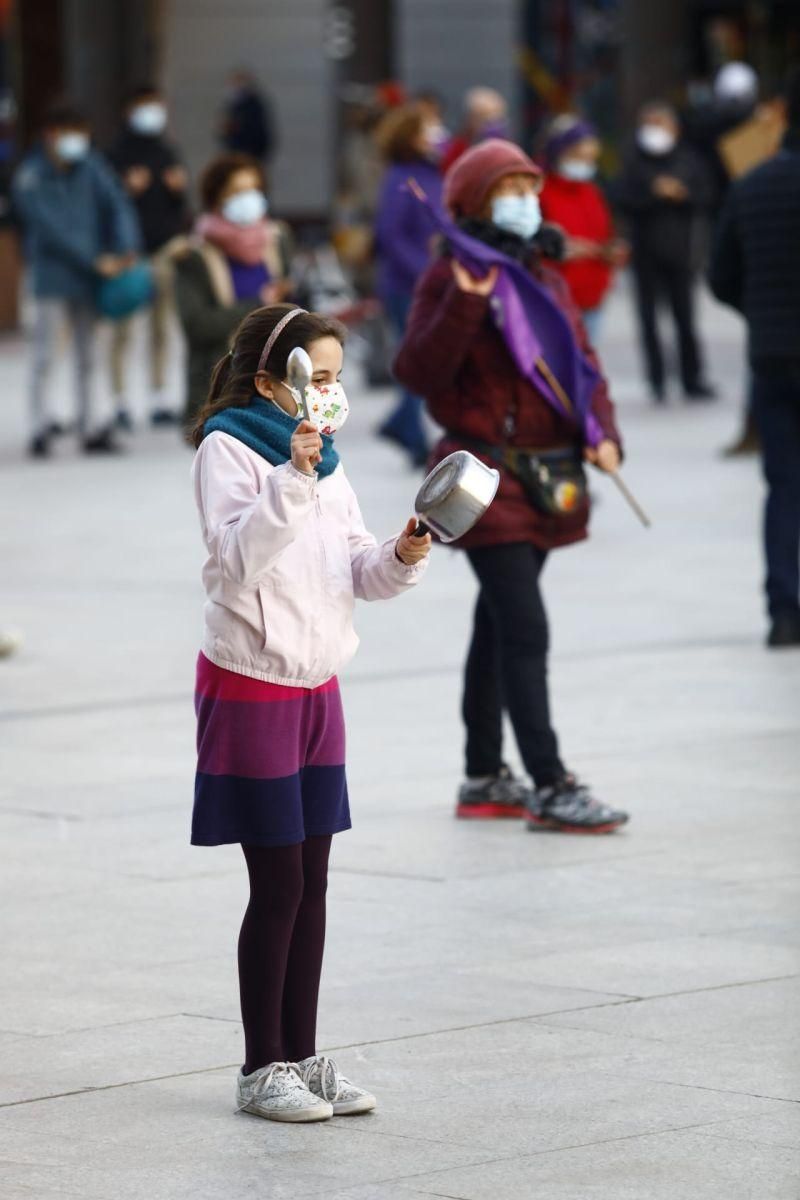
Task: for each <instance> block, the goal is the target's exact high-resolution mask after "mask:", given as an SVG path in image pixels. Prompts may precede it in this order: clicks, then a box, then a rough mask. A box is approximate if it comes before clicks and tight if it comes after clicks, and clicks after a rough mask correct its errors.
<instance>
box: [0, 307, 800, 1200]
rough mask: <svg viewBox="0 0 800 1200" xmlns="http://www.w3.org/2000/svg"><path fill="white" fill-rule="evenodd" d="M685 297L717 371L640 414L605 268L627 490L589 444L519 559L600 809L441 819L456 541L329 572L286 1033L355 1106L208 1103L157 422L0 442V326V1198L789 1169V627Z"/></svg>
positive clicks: (214, 875) (378, 459) (333, 1191)
mask: <svg viewBox="0 0 800 1200" xmlns="http://www.w3.org/2000/svg"><path fill="white" fill-rule="evenodd" d="M701 313H702V319H703V322H704V324H705V326H706V328H707V330H708V334H709V341H710V353H711V363H712V369H713V374H714V375H715V377H716V378H717V379H718V380H719V381H720V383H721V386H722V391H723V395H724V399H723V401H722V402H721V403H720V404H718V405H707V406H706V405H703V406H693V407H688V406H683V405H679V404H678V403H676V402H675V401H673V402H672V403H671V404H670V405H668V406H667V407H666V408H665V409H664V410H658V411H655V410H653V409H652V408H651V407H650V406H649V405H648V404H647V403H646V402H645V400H644V398H643V390H642V387H641V384H640V383H639V381H638V377H637V371H638V360H637V359H636V356H635V346H634V345H633V341H632V335H631V323H630V313H629V309H628V307H627V296H626V294H625V292H624V289H621V290H620V292H619V293H618V294H617V295H616V296H615V298H614V299H613V301H612V311H611V313H610V314H609V322H608V325H607V330H606V336H605V340H604V350H605V357H606V361H607V363H608V366H609V369H610V372H611V375H612V377H613V382H614V391H615V393H616V395H617V397H618V400H619V404H620V411H621V419H622V422H623V425H624V429H625V434H626V446H627V458H626V463H625V474H626V478H627V479H628V482H629V483H630V484H631V486H633V487H634V489H635V490H636V491H637V493H639V495H640V496H641V499H642V501H643V502H644V503H645V505H646V507H648V508H649V509H651V510H652V516H653V518H654V525H653V529H652V530H651V531H650V532H649V533H647V534H646V533H645V532H644V531H643V530H642V529H641V528H640V527H639V526H638V525H637V524H636V523H635V522H634V521H633V519H632V518H631V515H630V514H629V512H628V511H627V510H626V508H625V507H624V506H623V505H622V503H621V502H620V500H619V497H618V496H617V495H616V493H615V492H614V490H613V489H612V488H611V487H610V485H609V484H608V483H607V481H604V480H602V479H599V478H597V479H594V480H593V490H594V491H595V492H596V494H597V497H598V500H599V503H598V506H597V511H596V516H595V520H594V526H593V536H592V538H591V540H590V541H589V542H587V543H585V544H583V545H581V546H578V547H574V548H572V549H570V551H569V552H568V553H559V554H554V555H553V556H552V557H551V560H550V561H549V562H548V564H547V568H546V572H545V577H544V580H545V592H546V597H547V602H548V606H549V608H550V611H551V614H552V617H553V654H552V666H551V682H552V688H553V706H554V712H555V714H556V719H557V724H558V728H559V733H560V737H561V742H562V746H563V748H564V753H565V755H566V757H567V760H568V762H569V763H570V765H573V766H574V767H575V768H576V769H577V770H578V771H579V772H580V773H581V774H582V775H584V776H585V777H586V778H588V779H590V780H591V781H592V783H593V784H594V785H595V786H596V787H597V788H598V790H599V791H601V793H602V794H603V795H607V796H608V797H609V798H610V799H611V800H612V801H613V802H616V803H619V804H621V805H623V806H624V807H627V808H629V809H630V810H631V812H632V814H633V819H632V821H631V824H630V826H629V827H628V828H627V829H626V830H625V831H624V832H623V833H621V834H620V835H619V836H616V837H613V838H605V839H599V840H598V839H585V838H582V839H577V838H567V837H563V836H549V835H548V836H541V835H532V834H528V833H526V832H525V831H524V829H523V828H522V827H521V825H520V823H517V822H508V823H504V824H496V825H490V826H487V825H484V824H481V823H467V822H461V823H459V822H456V821H454V820H453V816H452V805H453V799H454V795H455V790H456V787H457V785H458V782H459V779H460V772H461V754H462V742H463V734H462V730H461V725H460V718H459V712H458V700H459V689H460V674H461V662H462V658H463V654H464V648H465V645H466V640H467V637H468V632H469V626H470V619H471V611H472V607H473V604H474V582H473V580H472V578H471V574H470V571H469V568H468V566H467V564H466V562H465V561H464V559H463V558H462V557H461V556H460V555H458V554H457V553H453V552H448V551H445V550H440V551H439V552H437V553H436V555H435V556H434V561H433V564H432V569H431V571H430V573H429V576H428V578H427V579H426V581H425V585H424V587H423V588H421V589H419V591H418V593H416V594H415V595H414V596H410V597H406V598H405V599H404V600H403V601H398V602H396V603H393V604H391V605H364V606H360V610H359V614H358V623H359V629H360V632H361V635H362V647H361V651H360V653H359V655H358V657H357V658H356V660H355V661H354V663H353V664H352V666H351V667H350V668H349V669H348V670H347V671H346V672H345V673H344V677H343V689H344V698H345V706H346V709H347V714H348V723H349V759H350V761H349V777H350V784H351V792H352V805H353V812H354V819H355V827H354V829H353V830H352V831H351V832H350V833H348V834H346V835H343V836H342V837H340V838H337V839H336V845H335V847H334V854H333V859H332V872H331V883H330V893H329V895H330V919H329V936H328V957H327V962H326V967H325V973H324V977H323V985H322V997H321V1001H322V1002H321V1012H320V1039H321V1042H320V1044H321V1045H324V1046H325V1047H326V1048H334V1049H336V1051H337V1055H338V1056H339V1058H340V1059H341V1062H342V1065H343V1067H344V1068H345V1069H346V1070H347V1072H348V1073H349V1074H350V1075H352V1076H353V1077H354V1078H357V1079H363V1080H364V1082H365V1083H366V1084H367V1085H369V1086H372V1087H374V1089H375V1090H376V1092H377V1093H378V1096H379V1100H380V1107H379V1110H378V1112H377V1113H376V1114H374V1115H373V1116H372V1117H370V1118H368V1119H365V1120H364V1121H357V1122H344V1121H340V1122H334V1123H332V1124H331V1125H330V1126H328V1125H326V1126H323V1127H319V1128H308V1129H298V1128H291V1129H284V1128H281V1127H278V1126H274V1125H268V1124H267V1123H265V1122H260V1121H258V1120H256V1119H252V1118H247V1117H237V1116H236V1115H235V1114H234V1113H233V1112H232V1100H231V1097H232V1090H233V1077H234V1074H235V1066H233V1065H232V1064H235V1063H237V1062H238V1061H239V1060H240V1057H241V1030H240V1027H239V1021H238V998H237V994H236V962H235V940H236V933H237V930H238V925H239V921H240V919H241V914H242V911H243V908H244V904H245V902H246V881H245V875H244V872H243V870H242V861H241V853H240V851H239V849H238V848H237V847H220V848H216V849H213V850H207V849H203V850H198V849H194V848H192V847H190V846H189V845H188V831H189V818H190V810H191V790H192V772H193V766H194V764H193V749H194V747H193V742H194V728H193V713H192V695H191V693H192V681H193V672H194V663H195V659H196V654H197V645H198V640H199V631H200V623H201V606H202V595H201V588H200V584H199V569H200V565H201V563H202V548H201V545H200V540H199V535H198V531H197V528H196V518H195V514H194V512H193V509H192V500H191V494H190V489H189V486H188V471H189V464H190V461H191V455H190V454H189V452H188V451H187V449H186V448H185V447H183V446H181V445H180V444H179V443H178V441H177V439H176V437H175V435H174V433H173V432H169V431H166V432H161V433H155V432H140V433H139V434H138V435H137V436H136V437H135V438H134V439H132V441H131V445H130V452H129V454H127V455H126V456H124V457H123V458H120V459H117V460H115V461H113V462H111V461H108V462H103V461H95V460H84V459H82V458H80V457H78V456H77V455H76V454H75V452H74V448H73V447H72V446H71V445H70V444H69V442H68V441H67V442H65V443H63V444H62V445H61V446H59V449H58V452H57V455H56V458H55V459H54V460H53V461H52V462H49V463H46V464H39V463H36V464H34V463H29V462H28V461H26V460H24V459H23V458H22V457H21V456H20V450H21V448H22V446H23V444H24V365H25V364H24V356H23V353H22V347H21V345H20V344H19V343H13V342H11V343H7V344H5V345H4V347H3V356H2V359H0V382H2V383H3V385H4V394H5V395H6V396H7V397H8V402H7V403H6V404H5V405H4V407H3V411H2V414H0V505H3V511H9V512H13V513H17V512H22V513H24V519H23V520H17V519H15V520H12V521H9V522H6V525H5V528H4V533H3V536H2V550H3V556H4V563H5V565H6V566H7V570H6V571H4V573H3V578H2V580H0V624H3V625H5V624H10V625H18V626H20V627H21V628H22V629H23V632H24V634H25V644H24V646H23V648H22V650H21V652H20V653H19V654H18V655H16V656H15V657H14V658H12V659H9V660H6V661H4V662H3V663H2V664H0V674H1V675H2V688H0V755H1V756H2V764H3V771H2V773H1V776H0V945H2V949H3V952H4V964H6V967H7V969H6V970H5V972H4V980H3V988H2V995H1V996H0V1058H2V1064H1V1065H0V1089H2V1094H3V1096H4V1097H5V1100H4V1101H0V1103H5V1104H6V1105H7V1106H6V1107H0V1194H1V1195H2V1197H3V1200H7V1198H8V1200H22V1198H23V1197H25V1198H26V1200H30V1198H31V1197H33V1196H36V1197H45V1198H47V1200H49V1198H50V1197H53V1198H55V1197H59V1198H61V1197H67V1198H69V1197H73V1196H74V1197H82V1198H85V1200H108V1197H109V1196H110V1195H113V1196H115V1197H120V1198H121V1200H125V1198H127V1197H129V1196H130V1197H135V1198H136V1200H139V1198H140V1197H142V1196H151V1195H152V1196H154V1197H156V1198H157V1200H162V1197H163V1200H183V1198H184V1197H186V1198H187V1200H188V1197H191V1200H216V1198H217V1197H223V1196H224V1197H225V1198H226V1200H227V1198H228V1197H229V1196H230V1195H231V1194H233V1193H236V1192H241V1191H244V1192H252V1193H254V1194H260V1193H261V1192H264V1193H265V1194H269V1195H270V1197H274V1198H275V1200H281V1197H284V1196H289V1195H291V1196H293V1197H295V1196H299V1197H302V1196H306V1195H307V1196H312V1195H313V1196H319V1195H325V1196H326V1197H330V1198H331V1200H337V1198H340V1197H341V1198H342V1200H344V1198H347V1200H389V1198H391V1200H407V1198H411V1200H413V1198H415V1197H416V1198H417V1200H419V1197H430V1196H451V1197H461V1198H462V1200H472V1198H473V1197H481V1198H483V1197H487V1198H488V1197H491V1200H496V1197H498V1196H499V1197H502V1200H515V1197H516V1196H524V1197H525V1200H529V1197H530V1196H531V1195H540V1196H544V1197H546V1198H547V1200H562V1198H563V1197H569V1198H571V1197H573V1196H574V1197H575V1198H576V1200H578V1198H580V1200H587V1198H588V1200H626V1197H627V1196H630V1197H632V1198H634V1197H635V1200H642V1198H643V1197H647V1200H661V1197H662V1196H663V1197H665V1198H666V1197H667V1196H669V1198H670V1200H682V1197H684V1196H686V1197H688V1196H690V1195H691V1196H692V1200H695V1197H698V1196H700V1197H702V1200H716V1198H717V1197H718V1196H720V1197H721V1196H723V1195H724V1196H725V1197H726V1200H727V1197H728V1196H736V1197H738V1196H740V1195H741V1196H744V1195H750V1194H752V1195H758V1196H759V1200H762V1198H766V1200H771V1198H772V1197H780V1198H781V1200H783V1197H784V1196H785V1197H787V1198H788V1197H789V1196H791V1197H792V1200H794V1197H795V1196H796V1194H797V1189H796V1188H795V1189H794V1190H791V1186H790V1184H791V1179H792V1175H791V1173H792V1171H794V1170H796V1165H797V1164H796V1157H795V1151H796V1149H797V1127H796V1123H795V1122H796V1111H797V1107H798V1106H797V1101H798V1100H799V1099H800V1083H799V1081H800V1065H799V1064H798V1062H797V1059H796V1053H797V1039H796V1035H795V1022H794V1020H793V1013H796V1011H797V1004H798V994H797V986H798V981H797V977H798V975H800V932H798V923H797V920H796V914H797V911H798V904H799V903H800V870H799V869H798V862H799V861H800V856H799V852H800V846H799V845H798V841H799V840H800V827H798V825H797V822H796V819H795V818H796V802H797V799H798V795H800V739H799V738H798V737H797V730H798V726H800V688H798V678H800V654H794V653H787V654H780V655H775V654H769V653H767V652H766V651H765V649H764V647H763V645H762V639H763V633H764V617H763V612H762V600H761V596H760V594H759V581H760V577H761V574H762V564H761V555H760V549H759V544H758V528H759V522H760V500H761V496H762V490H763V489H762V484H761V481H760V478H759V473H758V466H757V464H756V463H755V462H753V461H737V462H727V461H725V462H723V461H722V460H721V459H720V458H719V457H718V450H719V448H720V446H721V445H723V444H724V443H725V442H726V441H727V440H729V438H730V436H731V435H732V433H733V431H734V428H735V426H736V424H737V421H738V416H739V406H740V401H741V397H742V368H741V365H742V362H743V353H742V337H741V327H740V325H739V324H738V322H737V321H736V319H735V318H733V317H731V316H730V315H729V314H726V313H724V312H723V311H721V310H719V309H718V308H716V307H715V306H713V305H712V304H710V302H709V301H708V298H707V297H705V298H703V300H702V307H701ZM140 332H141V331H140ZM173 369H174V371H175V372H176V373H177V371H178V369H179V363H178V361H177V360H176V361H175V363H174V364H173ZM64 378H65V376H64V374H63V372H62V373H61V374H59V373H58V372H57V373H56V377H55V381H54V395H55V401H56V406H59V405H60V406H61V407H64V406H65V404H66V400H65V399H64V398H65V397H66V396H68V395H69V392H68V389H66V388H65V387H63V381H64ZM176 378H177V374H176ZM346 382H347V386H348V389H349V390H350V392H351V394H352V396H353V400H354V403H353V416H352V419H351V422H350V424H349V425H348V427H347V430H346V431H345V433H344V435H343V437H342V449H343V452H344V453H345V456H346V463H347V468H348V471H349V474H350V476H351V478H352V479H353V481H354V484H355V486H356V488H357V490H358V492H359V496H360V498H361V501H362V506H363V508H364V511H365V514H366V516H367V520H368V522H369V524H370V525H371V527H372V528H374V529H375V531H376V533H378V534H379V535H381V536H387V535H389V534H390V533H391V532H392V531H393V530H395V529H397V528H398V527H399V526H400V525H401V524H402V523H403V521H404V519H405V518H406V516H407V515H408V513H409V509H410V506H411V500H412V497H413V495H414V493H415V492H416V489H417V486H418V482H419V480H418V476H417V475H415V474H414V473H413V472H411V471H409V470H407V469H406V468H405V467H404V466H403V465H402V463H401V462H400V461H399V460H398V458H397V457H396V456H395V454H394V453H393V451H392V450H391V448H389V447H387V446H385V445H382V444H377V443H376V442H375V439H374V438H373V436H372V429H373V427H374V425H375V424H377V423H378V422H379V421H380V419H381V417H382V416H383V415H384V414H385V413H386V412H387V411H388V409H389V407H390V406H391V404H392V394H391V391H390V390H389V389H384V390H382V391H378V392H376V393H373V394H369V395H367V394H366V393H364V392H363V391H362V390H361V388H360V383H359V380H358V378H357V376H356V375H355V374H354V373H353V372H351V373H350V376H349V377H348V379H347V381H346ZM140 399H141V397H140ZM140 407H141V405H140ZM589 583H590V584H591V587H590V588H589ZM587 597H590V600H591V603H589V602H588V600H587ZM507 752H508V757H509V761H511V763H512V764H513V765H515V766H518V758H517V755H516V751H515V748H514V746H513V743H512V742H511V739H509V740H508V746H507ZM140 1080H150V1082H137V1081H140ZM62 1092H66V1093H69V1094H65V1095H62V1096H61V1098H58V1099H47V1098H46V1097H52V1096H53V1095H54V1094H55V1093H62Z"/></svg>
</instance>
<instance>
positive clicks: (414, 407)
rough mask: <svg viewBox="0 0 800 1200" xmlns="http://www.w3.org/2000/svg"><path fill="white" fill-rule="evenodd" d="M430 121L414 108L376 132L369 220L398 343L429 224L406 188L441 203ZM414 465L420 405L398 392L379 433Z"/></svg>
mask: <svg viewBox="0 0 800 1200" xmlns="http://www.w3.org/2000/svg"><path fill="white" fill-rule="evenodd" d="M434 137H435V134H434V132H433V126H432V123H431V121H430V118H429V117H427V116H426V114H425V111H424V109H422V108H420V107H419V106H418V105H416V104H411V105H408V106H406V107H404V108H401V109H397V110H395V111H394V112H392V113H390V114H389V115H388V116H387V117H386V118H385V119H384V122H383V124H382V125H381V127H380V129H379V130H378V140H379V144H380V146H381V149H382V151H383V155H384V158H385V160H386V163H387V167H386V172H385V175H384V177H383V184H382V187H381V193H380V198H379V201H378V213H377V217H376V220H375V253H376V255H377V259H378V280H377V288H378V295H379V296H380V298H381V301H382V302H383V306H384V308H385V310H386V313H387V315H388V317H389V321H390V322H391V324H392V327H393V329H394V331H395V333H396V335H397V337H398V338H400V337H402V335H403V332H404V330H405V327H406V319H407V317H408V310H409V308H410V307H411V297H412V295H413V292H414V286H415V284H416V282H417V279H418V278H419V276H420V275H421V274H422V272H423V271H424V270H425V268H426V266H427V265H428V263H429V261H430V254H431V237H432V231H431V225H430V221H429V220H428V218H427V216H426V214H425V210H424V209H423V207H422V206H421V205H420V203H419V201H418V200H417V199H416V198H415V197H414V196H413V194H412V193H411V191H410V190H409V188H408V180H409V178H414V179H415V180H416V181H417V183H418V184H419V186H420V187H421V188H422V189H423V191H425V192H426V193H427V195H428V196H429V198H430V200H431V202H432V204H433V205H434V206H436V207H438V206H439V205H440V203H441V194H442V178H441V174H440V172H439V168H438V167H437V165H436V157H437V148H436V143H435V140H434ZM380 434H381V436H382V437H384V438H388V439H389V440H390V441H392V442H395V443H396V444H397V445H398V446H400V447H401V448H402V449H403V450H404V451H405V452H406V453H407V454H408V456H409V458H410V460H411V462H412V463H413V464H414V465H416V466H422V465H424V463H425V461H426V460H427V457H428V439H427V436H426V434H425V429H424V425H423V421H422V400H421V398H420V397H419V396H416V395H414V393H413V392H410V391H408V390H407V389H405V388H403V389H401V392H400V398H399V401H398V403H397V405H396V407H395V408H394V410H393V411H392V412H391V414H390V415H389V417H388V419H387V420H386V421H385V422H384V424H383V425H382V426H381V428H380Z"/></svg>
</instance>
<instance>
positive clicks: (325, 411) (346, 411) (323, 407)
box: [284, 383, 350, 437]
mask: <svg viewBox="0 0 800 1200" xmlns="http://www.w3.org/2000/svg"><path fill="white" fill-rule="evenodd" d="M284 387H286V388H289V391H290V392H291V393H292V396H293V397H294V402H295V404H296V405H297V406H298V409H301V408H302V403H301V400H300V394H299V392H298V391H297V389H296V388H292V387H289V384H288V383H285V384H284ZM305 406H306V408H307V410H308V420H309V421H310V422H311V424H312V425H315V426H316V427H317V429H318V430H319V432H320V433H327V434H328V435H329V436H330V437H332V436H333V435H334V433H338V431H339V430H340V429H341V428H342V426H343V425H344V423H345V421H346V420H347V418H348V417H349V416H350V405H349V404H348V401H347V396H346V394H345V390H344V388H343V387H342V385H341V384H340V383H323V384H320V385H319V386H317V385H315V384H313V383H311V384H309V385H308V387H307V388H306V394H305ZM300 419H301V418H300V416H299V413H298V420H300Z"/></svg>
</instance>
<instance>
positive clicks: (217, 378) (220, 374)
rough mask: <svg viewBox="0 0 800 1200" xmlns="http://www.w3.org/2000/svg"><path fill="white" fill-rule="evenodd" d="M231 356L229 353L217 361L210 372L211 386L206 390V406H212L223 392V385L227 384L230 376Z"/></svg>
mask: <svg viewBox="0 0 800 1200" xmlns="http://www.w3.org/2000/svg"><path fill="white" fill-rule="evenodd" d="M232 360H233V355H232V354H231V352H230V351H228V353H227V354H226V355H225V356H224V357H223V358H221V359H220V360H219V362H218V363H217V365H216V366H215V367H214V370H213V371H212V372H211V384H210V386H209V389H208V398H207V400H206V403H207V404H213V403H214V401H215V400H219V398H220V396H221V395H222V393H223V392H224V391H225V384H226V383H227V382H228V379H229V378H230V374H231V362H232Z"/></svg>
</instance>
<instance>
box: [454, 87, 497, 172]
mask: <svg viewBox="0 0 800 1200" xmlns="http://www.w3.org/2000/svg"><path fill="white" fill-rule="evenodd" d="M506 137H508V105H507V104H506V102H505V99H504V97H503V96H501V95H500V93H499V92H496V91H495V90H494V88H489V87H474V88H470V90H469V91H468V92H467V94H466V96H465V97H464V124H463V125H462V127H461V129H460V130H459V132H458V133H457V134H456V135H455V137H453V138H452V139H451V141H450V142H449V144H448V145H447V147H446V148H445V150H444V153H443V155H442V170H443V171H447V170H449V168H450V167H452V165H453V163H454V162H456V161H457V160H458V159H459V158H460V157H461V155H462V154H464V153H465V152H466V151H467V150H469V148H470V146H475V145H477V144H478V142H483V141H486V139H487V138H506Z"/></svg>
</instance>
